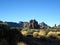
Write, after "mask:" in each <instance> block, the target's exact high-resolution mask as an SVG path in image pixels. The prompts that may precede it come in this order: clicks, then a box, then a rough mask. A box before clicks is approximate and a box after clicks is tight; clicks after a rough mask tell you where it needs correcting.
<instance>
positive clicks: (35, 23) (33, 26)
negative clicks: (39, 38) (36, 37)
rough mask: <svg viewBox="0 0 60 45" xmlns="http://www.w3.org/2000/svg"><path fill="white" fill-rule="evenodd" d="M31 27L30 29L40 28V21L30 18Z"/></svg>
mask: <svg viewBox="0 0 60 45" xmlns="http://www.w3.org/2000/svg"><path fill="white" fill-rule="evenodd" d="M29 28H30V29H39V25H38V22H37V21H36V20H30V22H29Z"/></svg>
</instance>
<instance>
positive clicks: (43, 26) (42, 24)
mask: <svg viewBox="0 0 60 45" xmlns="http://www.w3.org/2000/svg"><path fill="white" fill-rule="evenodd" d="M39 25H40V28H48V27H49V26H48V25H47V24H45V23H44V22H42V23H40V24H39Z"/></svg>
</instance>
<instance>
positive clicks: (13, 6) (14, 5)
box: [0, 0, 60, 26]
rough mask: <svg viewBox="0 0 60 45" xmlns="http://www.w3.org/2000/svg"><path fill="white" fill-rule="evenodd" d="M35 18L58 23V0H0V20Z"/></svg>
mask: <svg viewBox="0 0 60 45" xmlns="http://www.w3.org/2000/svg"><path fill="white" fill-rule="evenodd" d="M31 19H36V20H37V21H38V22H39V23H40V22H45V23H46V24H48V25H50V26H53V25H54V24H57V25H58V24H60V0H0V20H2V21H12V22H19V21H29V20H31Z"/></svg>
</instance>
